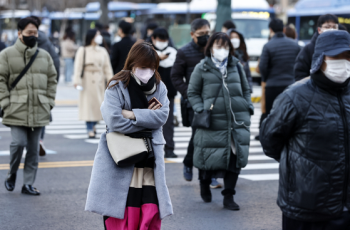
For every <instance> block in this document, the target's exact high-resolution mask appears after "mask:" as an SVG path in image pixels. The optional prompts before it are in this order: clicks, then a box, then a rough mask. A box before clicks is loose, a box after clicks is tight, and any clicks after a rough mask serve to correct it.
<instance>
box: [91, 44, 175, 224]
mask: <svg viewBox="0 0 350 230" xmlns="http://www.w3.org/2000/svg"><path fill="white" fill-rule="evenodd" d="M159 61H160V59H159V56H158V55H157V53H156V51H155V50H154V48H153V47H152V45H151V44H149V43H146V42H139V43H136V44H135V45H134V46H133V47H132V48H131V50H130V53H129V55H128V58H127V60H126V63H125V66H124V68H123V71H121V72H119V73H118V74H117V75H115V76H114V77H113V78H112V80H111V81H110V82H109V84H108V88H107V89H106V92H105V100H104V102H103V104H102V106H101V112H102V115H103V118H104V120H105V122H106V126H107V128H106V129H107V134H105V133H103V134H102V135H101V139H100V143H99V147H98V150H97V153H96V157H95V160H94V166H93V170H92V176H91V181H90V186H89V190H88V195H87V201H86V207H85V209H86V210H88V211H92V212H95V213H98V214H100V215H103V216H104V224H105V229H107V230H110V229H128V230H138V229H154V230H160V228H161V219H163V218H164V217H166V216H169V215H172V214H173V210H172V204H171V200H170V196H169V192H168V188H167V185H166V181H165V165H164V149H163V148H164V144H165V141H164V138H163V132H162V126H163V125H164V124H165V123H166V121H167V119H168V114H169V100H168V98H167V89H166V86H165V85H164V83H163V82H162V81H161V77H160V74H159V73H158V71H157V69H158V66H159ZM153 98H156V99H157V100H158V101H159V103H157V104H155V103H154V102H153V103H152V102H151V103H149V102H150V101H151V100H152V99H153ZM152 101H153V100H152ZM154 101H155V100H154ZM109 132H118V133H123V134H125V133H127V134H128V136H131V137H143V138H145V139H146V140H147V142H148V143H150V146H149V152H148V155H146V156H145V157H138V158H139V159H137V161H136V164H135V165H132V166H125V167H120V166H118V165H116V163H115V162H114V160H113V158H112V157H111V154H110V151H109V149H108V146H107V139H106V135H107V136H108V135H109V134H108V133H109ZM125 147H126V148H128V146H124V147H123V146H120V148H125ZM101 188H103V189H101ZM126 226H127V227H126Z"/></svg>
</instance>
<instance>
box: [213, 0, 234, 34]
mask: <svg viewBox="0 0 350 230" xmlns="http://www.w3.org/2000/svg"><path fill="white" fill-rule="evenodd" d="M231 14H232V10H231V0H218V7H217V8H216V25H215V31H216V32H218V31H221V28H222V24H224V22H225V21H227V20H232V17H231Z"/></svg>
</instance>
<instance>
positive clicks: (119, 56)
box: [111, 36, 135, 74]
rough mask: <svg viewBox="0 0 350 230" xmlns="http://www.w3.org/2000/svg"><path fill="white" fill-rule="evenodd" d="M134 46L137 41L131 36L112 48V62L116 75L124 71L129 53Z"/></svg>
mask: <svg viewBox="0 0 350 230" xmlns="http://www.w3.org/2000/svg"><path fill="white" fill-rule="evenodd" d="M134 44H135V40H134V39H133V38H132V37H131V36H126V37H123V38H122V40H120V41H119V42H117V43H115V44H114V45H113V46H112V54H111V55H112V58H111V62H112V68H113V73H114V74H117V73H119V72H120V71H121V70H122V69H123V67H124V64H125V61H126V58H127V57H128V54H129V51H130V50H131V47H132V46H133V45H134Z"/></svg>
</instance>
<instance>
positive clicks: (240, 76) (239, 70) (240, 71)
mask: <svg viewBox="0 0 350 230" xmlns="http://www.w3.org/2000/svg"><path fill="white" fill-rule="evenodd" d="M237 69H238V74H239V79H240V80H241V88H242V92H243V87H242V83H243V81H242V75H243V74H242V70H241V67H239V65H238V63H237Z"/></svg>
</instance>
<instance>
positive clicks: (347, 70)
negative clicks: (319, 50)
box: [322, 59, 350, 84]
mask: <svg viewBox="0 0 350 230" xmlns="http://www.w3.org/2000/svg"><path fill="white" fill-rule="evenodd" d="M325 62H326V63H327V67H326V70H325V71H322V72H323V73H324V75H326V77H327V78H328V79H329V80H331V81H333V82H335V83H339V84H341V83H344V82H345V81H346V80H347V79H348V78H349V77H350V61H348V60H346V59H339V60H326V61H325Z"/></svg>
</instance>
